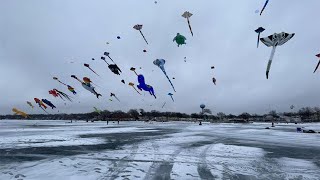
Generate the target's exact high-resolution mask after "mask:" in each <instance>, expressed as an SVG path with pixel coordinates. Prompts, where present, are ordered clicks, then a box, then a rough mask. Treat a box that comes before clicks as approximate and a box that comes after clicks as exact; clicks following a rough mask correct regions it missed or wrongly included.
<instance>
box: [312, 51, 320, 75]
mask: <svg viewBox="0 0 320 180" xmlns="http://www.w3.org/2000/svg"><path fill="white" fill-rule="evenodd" d="M316 56H317V57H318V58H319V62H318V64H317V67H316V69H314V71H313V73H315V72H316V71H317V69H318V67H319V65H320V54H317V55H316Z"/></svg>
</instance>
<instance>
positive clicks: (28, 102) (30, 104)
mask: <svg viewBox="0 0 320 180" xmlns="http://www.w3.org/2000/svg"><path fill="white" fill-rule="evenodd" d="M27 104H28V105H29V106H30V107H31V108H32V109H33V105H32V103H31V102H30V101H27Z"/></svg>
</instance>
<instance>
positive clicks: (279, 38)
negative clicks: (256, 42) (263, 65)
mask: <svg viewBox="0 0 320 180" xmlns="http://www.w3.org/2000/svg"><path fill="white" fill-rule="evenodd" d="M293 36H294V33H292V34H289V33H285V32H282V33H274V34H273V35H270V36H268V37H265V38H260V41H261V42H263V44H265V45H266V46H267V47H271V46H272V51H271V55H270V59H269V62H268V66H267V70H266V77H267V79H268V78H269V71H270V67H271V63H272V59H273V56H274V53H275V51H276V48H277V46H281V45H283V44H285V43H286V42H288V41H289V40H290V39H291V38H292V37H293Z"/></svg>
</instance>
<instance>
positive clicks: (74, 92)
mask: <svg viewBox="0 0 320 180" xmlns="http://www.w3.org/2000/svg"><path fill="white" fill-rule="evenodd" d="M53 79H54V80H56V81H58V82H59V83H61V84H63V85H65V86H67V88H68V90H69V91H70V92H72V93H73V94H77V93H76V91H75V90H74V88H73V87H72V86H70V85H67V84H65V83H63V82H61V81H60V80H59V79H58V78H57V77H53Z"/></svg>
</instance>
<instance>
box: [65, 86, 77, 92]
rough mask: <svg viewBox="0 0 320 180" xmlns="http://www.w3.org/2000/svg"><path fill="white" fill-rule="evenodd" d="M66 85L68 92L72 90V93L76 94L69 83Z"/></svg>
mask: <svg viewBox="0 0 320 180" xmlns="http://www.w3.org/2000/svg"><path fill="white" fill-rule="evenodd" d="M67 87H68V90H69V91H70V92H72V94H77V93H76V91H75V90H74V88H73V87H71V86H69V85H68V86H67Z"/></svg>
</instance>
